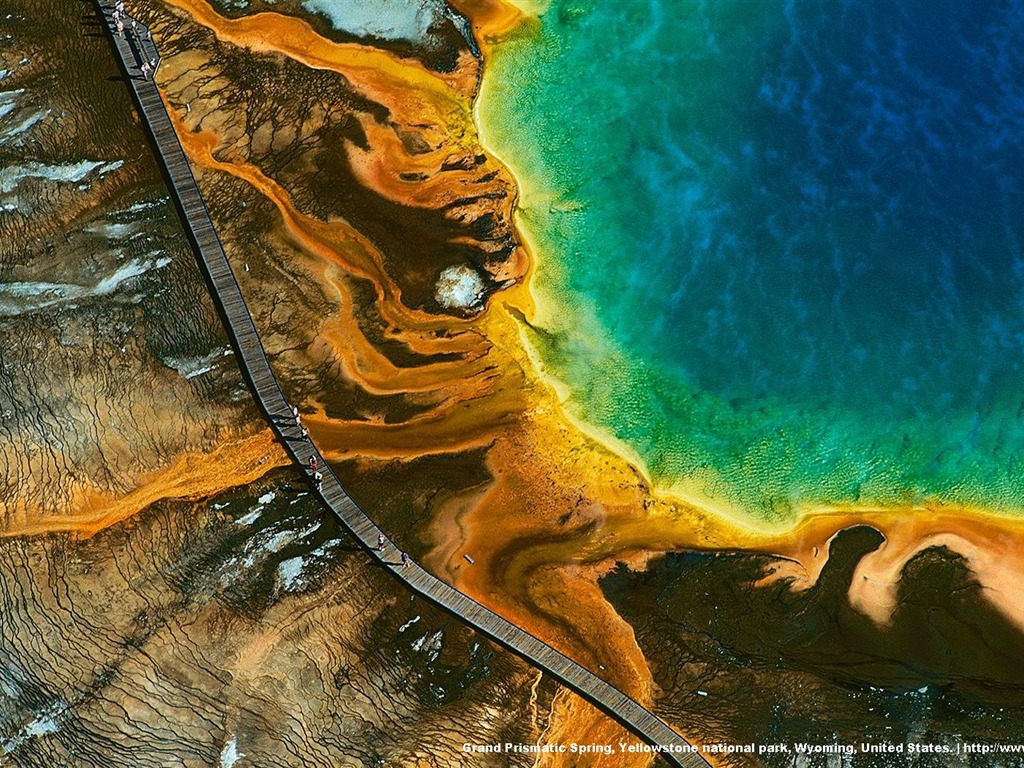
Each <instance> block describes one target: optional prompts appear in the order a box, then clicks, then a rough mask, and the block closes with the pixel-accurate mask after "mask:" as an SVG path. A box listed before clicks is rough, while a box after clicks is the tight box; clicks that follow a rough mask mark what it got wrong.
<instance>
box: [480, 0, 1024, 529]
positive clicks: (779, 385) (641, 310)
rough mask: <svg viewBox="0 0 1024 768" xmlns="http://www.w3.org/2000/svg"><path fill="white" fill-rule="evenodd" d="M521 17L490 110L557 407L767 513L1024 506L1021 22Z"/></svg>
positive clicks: (954, 9)
mask: <svg viewBox="0 0 1024 768" xmlns="http://www.w3.org/2000/svg"><path fill="white" fill-rule="evenodd" d="M540 19H541V21H540V25H539V28H536V29H532V30H530V31H524V32H522V33H520V34H518V35H516V36H514V37H513V38H512V39H510V40H507V41H505V42H503V43H502V44H501V45H500V46H499V48H498V50H497V51H496V53H495V55H494V57H493V60H492V61H491V63H490V69H489V71H488V74H487V79H486V81H485V89H484V95H483V100H482V103H481V115H482V120H483V125H484V133H485V135H486V137H487V139H488V141H489V142H490V143H491V144H492V145H493V147H494V148H495V149H496V151H497V152H498V154H499V155H500V156H501V157H502V158H503V159H504V160H505V161H506V162H507V163H508V164H509V165H510V166H511V167H512V168H513V169H514V170H515V171H516V173H517V175H519V176H520V178H521V180H522V182H523V185H524V197H523V201H522V212H521V216H522V224H523V226H524V227H525V229H526V230H527V231H528V232H529V234H530V235H531V239H532V240H534V241H535V244H536V247H537V250H538V255H539V264H540V267H539V271H538V274H537V277H536V281H535V286H534V287H535V290H536V291H537V293H538V294H539V295H540V296H541V297H542V299H543V303H544V306H545V307H548V311H546V312H542V313H541V314H540V316H539V318H538V321H539V323H540V324H541V325H542V326H543V331H544V333H539V334H537V335H536V336H535V339H534V343H535V344H536V345H537V347H538V351H539V353H540V355H541V358H542V360H543V363H544V365H545V367H546V368H547V369H548V370H549V372H550V373H551V374H552V375H554V376H555V377H556V378H558V379H560V380H561V381H563V382H564V383H565V384H566V385H567V387H568V389H569V391H570V392H571V400H570V407H571V408H572V409H573V410H574V411H575V412H576V413H577V414H578V415H579V416H581V417H582V418H584V419H585V420H587V421H589V422H591V423H593V424H595V425H597V426H599V427H601V428H603V429H605V430H607V431H608V432H610V433H612V434H614V435H615V436H617V437H619V438H621V439H622V440H624V441H625V442H627V443H628V444H629V445H630V446H632V447H633V448H634V449H635V450H636V451H637V452H638V453H639V454H640V455H641V456H642V457H643V459H644V461H645V463H646V464H647V466H648V468H649V470H650V472H651V474H652V475H653V476H654V477H655V478H656V479H657V480H659V481H662V482H664V483H666V484H671V483H676V482H680V481H681V482H683V483H689V484H691V485H693V486H694V487H696V488H699V489H701V490H703V491H704V492H707V493H711V494H713V495H714V496H716V497H719V498H722V499H724V500H728V501H730V502H732V503H734V504H736V505H741V506H742V507H743V508H745V509H746V510H748V511H749V512H750V513H751V514H754V515H756V516H758V517H762V518H773V519H774V518H784V517H786V516H787V515H789V514H791V513H792V511H793V509H794V508H796V507H798V506H801V505H813V504H821V503H825V504H827V503H837V502H860V503H893V502H899V503H907V502H911V503H920V502H922V501H945V502H952V503H961V502H962V503H971V504H982V505H985V506H989V507H995V508H999V509H1008V510H1019V509H1021V508H1024V418H1022V417H1024V387H1022V383H1024V382H1022V379H1021V371H1022V363H1024V291H1022V289H1024V254H1022V248H1021V246H1022V238H1021V235H1022V232H1024V3H1022V2H1019V1H1016V0H1006V1H1004V2H997V1H993V2H988V3H972V4H968V3H962V2H943V1H941V0H932V1H930V2H909V3H900V4H894V3H888V2H881V1H880V0H864V1H862V2H857V3H853V2H847V3H841V2H827V1H822V2H807V3H784V2H753V1H751V0H746V1H743V2H737V1H736V0H714V2H668V1H663V2H659V1H658V0H647V1H645V2H640V1H639V0H617V2H615V3H597V2H583V1H582V0H552V2H551V3H550V5H549V6H548V7H547V9H546V10H544V11H543V12H542V14H541V16H540Z"/></svg>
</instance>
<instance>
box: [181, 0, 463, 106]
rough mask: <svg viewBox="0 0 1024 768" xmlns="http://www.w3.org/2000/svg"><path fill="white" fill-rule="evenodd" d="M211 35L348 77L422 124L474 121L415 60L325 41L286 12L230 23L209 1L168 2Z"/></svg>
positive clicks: (448, 86)
mask: <svg viewBox="0 0 1024 768" xmlns="http://www.w3.org/2000/svg"><path fill="white" fill-rule="evenodd" d="M164 2H165V3H167V4H168V5H171V6H174V7H176V8H179V9H180V10H182V11H184V12H185V13H187V14H188V15H189V16H190V17H191V18H192V20H193V21H195V22H197V23H198V24H201V25H202V26H204V27H207V28H208V29H209V30H211V31H212V32H213V33H214V34H215V35H216V36H217V39H218V40H221V41H222V42H226V43H231V44H233V45H237V46H239V47H243V48H248V49H250V50H252V51H257V52H260V53H280V54H282V55H284V56H287V57H288V58H291V59H294V60H295V61H298V62H300V63H301V64H304V65H305V66H307V67H311V68H313V69H324V70H330V71H332V72H337V73H338V74H340V75H342V76H344V77H345V78H346V79H348V80H349V81H350V82H351V83H352V84H353V85H355V86H356V87H357V88H359V89H360V90H362V91H363V92H364V93H365V94H367V95H368V96H371V97H373V98H374V99H375V100H378V101H380V102H381V103H383V104H388V103H391V102H394V101H396V98H397V100H398V101H400V102H401V104H402V105H403V110H406V111H408V112H412V113H415V114H418V115H419V116H420V119H421V120H422V119H424V118H428V119H429V118H433V119H435V120H437V121H438V122H441V123H442V124H447V123H449V122H451V121H452V120H453V119H457V120H462V121H464V122H468V120H469V108H468V104H467V102H466V99H465V97H464V96H463V95H462V94H460V93H459V92H458V91H457V90H455V89H454V88H453V87H452V85H451V84H449V83H448V82H446V81H445V79H444V78H442V77H441V76H440V75H437V74H435V73H433V72H430V71H429V70H427V69H426V68H425V67H424V66H423V65H422V64H420V63H419V62H417V61H414V60H411V59H400V58H398V57H396V56H394V55H392V54H390V53H388V52H386V51H383V50H381V49H378V48H372V47H370V46H367V45H360V44H358V43H336V42H333V41H331V40H328V39H326V38H324V37H321V36H320V35H319V34H317V33H316V31H315V30H314V29H313V28H312V27H311V26H310V25H309V24H308V23H307V22H305V21H303V20H302V19H299V18H296V17H294V16H287V15H284V14H280V13H271V12H264V13H256V14H252V15H251V16H242V17H240V18H237V19H228V18H225V17H224V16H221V15H220V14H219V13H217V12H216V11H215V10H214V9H213V8H212V7H211V5H210V4H209V3H207V2H205V0H164Z"/></svg>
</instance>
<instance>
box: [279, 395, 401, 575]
mask: <svg viewBox="0 0 1024 768" xmlns="http://www.w3.org/2000/svg"><path fill="white" fill-rule="evenodd" d="M292 418H293V419H295V426H297V427H298V428H299V429H300V430H301V431H302V438H303V439H304V440H308V439H309V432H308V431H307V430H306V428H305V427H304V426H302V416H301V414H300V413H299V407H298V406H297V405H293V406H292ZM309 472H310V474H311V475H312V477H313V483H314V484H315V486H316V491H317V493H322V492H323V488H324V476H323V473H322V472H321V471H320V460H319V459H318V458H317V457H316V456H315V455H312V456H310V457H309ZM386 548H387V539H385V538H384V534H383V533H378V534H377V551H378V552H384V550H385V549H386ZM410 565H412V558H410V557H409V553H408V552H403V553H402V567H403V568H408V567H409V566H410Z"/></svg>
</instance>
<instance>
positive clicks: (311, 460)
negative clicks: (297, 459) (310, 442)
mask: <svg viewBox="0 0 1024 768" xmlns="http://www.w3.org/2000/svg"><path fill="white" fill-rule="evenodd" d="M316 467H317V460H316V456H310V457H309V468H310V469H311V470H313V471H314V472H316Z"/></svg>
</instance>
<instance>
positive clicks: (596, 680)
mask: <svg viewBox="0 0 1024 768" xmlns="http://www.w3.org/2000/svg"><path fill="white" fill-rule="evenodd" d="M96 3H97V6H98V7H99V8H100V13H101V15H102V17H103V19H104V21H105V27H106V30H107V33H108V35H109V37H110V40H111V42H112V44H113V47H114V50H115V52H116V53H117V58H118V61H119V62H120V66H121V68H122V69H123V71H124V74H125V79H126V81H127V83H128V86H129V89H130V90H131V92H132V95H133V96H134V99H135V102H136V104H137V106H138V108H139V111H140V114H141V117H142V118H143V124H144V125H145V126H146V128H147V129H148V132H149V136H150V139H151V140H152V142H153V144H154V147H155V154H156V157H157V160H158V162H159V163H160V165H161V166H162V168H163V171H164V173H165V175H166V178H167V180H168V182H169V190H170V193H171V197H172V198H173V199H174V201H175V204H176V206H177V208H178V210H179V213H180V214H181V216H182V220H183V223H184V225H185V231H186V233H187V234H188V237H189V240H190V241H191V243H192V245H193V248H194V250H195V252H196V256H197V258H198V262H199V265H200V268H201V269H202V272H203V275H204V277H205V278H206V280H207V283H208V284H209V287H210V291H211V294H212V297H213V300H214V303H215V305H216V307H217V311H218V313H219V314H220V316H221V319H222V320H223V322H224V326H225V329H226V331H227V333H228V336H229V338H230V340H231V344H232V347H233V348H234V350H235V353H236V357H237V360H238V364H239V367H240V368H241V371H242V375H243V377H244V378H245V380H246V382H247V383H248V385H249V388H250V389H251V390H252V393H253V396H254V397H255V399H256V402H257V403H258V404H259V406H260V408H261V409H262V410H263V412H264V414H265V415H266V417H267V419H268V421H269V423H270V425H271V427H272V428H273V429H274V431H275V432H276V433H277V435H278V436H279V437H280V438H281V441H282V443H283V445H284V447H285V450H286V451H287V452H288V454H289V455H290V456H291V458H292V459H293V460H294V461H295V462H296V463H297V464H298V465H299V466H300V467H301V468H303V469H307V468H308V467H309V464H310V459H311V458H315V459H316V461H317V465H318V467H319V471H320V472H321V474H322V476H323V477H322V481H321V482H320V483H318V484H317V494H318V495H319V497H320V499H321V501H322V502H323V503H324V505H325V506H326V507H327V508H328V509H329V510H330V512H331V513H332V514H333V515H334V516H335V517H336V518H337V519H338V521H339V522H340V523H341V524H342V526H344V527H345V528H346V529H347V530H348V531H349V532H350V533H351V534H352V535H353V536H354V537H355V538H356V539H358V541H359V542H360V543H361V544H362V546H363V547H364V548H365V549H366V550H367V552H368V553H369V554H370V555H371V556H372V557H374V558H376V559H377V560H378V561H380V562H381V563H382V564H383V565H385V566H388V570H389V571H390V572H391V573H392V575H394V576H395V577H396V578H398V579H399V580H400V581H401V582H402V583H403V584H404V585H405V586H406V587H407V588H408V589H410V590H411V591H412V592H414V593H415V594H417V595H419V596H420V597H422V598H424V599H426V600H428V601H429V602H431V603H433V604H434V605H436V606H438V607H439V608H441V609H443V610H444V611H446V612H448V613H450V614H451V615H452V616H454V617H455V618H457V619H459V620H461V621H462V622H464V623H465V624H468V625H469V626H470V627H472V628H473V629H475V630H476V631H477V632H479V633H480V634H482V635H485V636H486V637H488V638H490V639H491V640H493V641H494V642H496V643H498V644H499V645H502V646H503V647H505V648H507V649H508V650H510V651H512V652H513V653H515V654H517V655H518V656H520V657H522V658H523V659H525V660H526V661H528V662H530V663H531V664H533V665H534V666H535V667H537V668H538V669H540V670H542V671H544V672H546V673H547V674H549V675H551V676H552V677H554V678H555V679H556V680H558V681H559V682H561V683H562V684H563V685H565V686H566V687H568V688H570V689H572V690H573V691H575V692H576V693H578V694H579V695H580V696H582V697H583V698H584V699H586V700H587V701H589V702H591V703H592V704H594V705H595V706H596V707H598V708H599V709H600V710H602V711H603V712H605V713H606V714H607V715H609V716H610V717H612V718H613V719H615V720H616V721H618V722H619V723H620V724H622V725H623V726H624V727H625V728H627V729H628V730H629V731H631V732H632V733H634V734H635V735H636V736H637V737H639V738H640V739H641V740H643V741H644V742H646V743H647V744H649V745H651V746H652V747H654V748H655V749H657V750H658V752H660V754H661V755H662V757H663V758H664V759H665V760H666V761H667V762H668V763H669V764H670V765H672V766H676V768H704V767H705V766H708V765H709V763H708V762H707V761H706V760H704V758H702V757H701V756H700V754H699V753H698V752H697V751H696V749H695V748H694V747H693V746H691V745H690V744H689V743H688V742H687V741H686V740H685V739H683V738H682V737H681V736H680V735H679V734H678V733H676V731H675V730H673V729H672V728H671V727H669V726H668V725H667V724H666V723H665V722H664V721H662V720H661V719H659V718H658V717H656V716H655V715H653V714H652V713H651V712H649V711H648V710H647V709H645V708H644V707H642V706H641V705H640V704H638V703H637V702H636V701H634V700H633V699H631V698H630V697H629V696H627V695H626V694H624V693H623V692H622V691H620V690H619V689H617V688H615V687H614V686H612V685H611V684H609V683H607V682H605V681H604V680H602V679H601V678H600V677H598V676H597V675H596V674H594V673H592V672H590V671H589V670H587V669H586V668H584V667H583V666H581V665H580V664H578V663H576V662H575V661H573V660H572V659H570V658H568V657H567V656H565V655H564V654H563V653H561V652H560V651H557V650H555V649H554V648H552V647H551V646H549V645H548V644H546V643H544V642H542V641H541V640H539V639H538V638H536V637H534V636H533V635H531V634H530V633H528V632H526V631H525V630H523V629H521V628H519V627H517V626H516V625H514V624H512V623H511V622H509V621H508V620H506V619H504V618H502V617H501V616H499V615H498V614H496V613H495V612H494V611H492V610H490V609H489V608H486V607H484V606H483V605H481V604H480V603H478V602H476V601H475V600H473V599H471V598H469V597H467V596H466V595H464V594H463V593H461V592H459V591H458V590H456V589H455V588H453V587H452V586H450V585H449V584H446V583H445V582H443V581H441V580H440V579H438V578H436V577H435V576H433V575H431V574H430V573H428V572H427V571H425V570H423V568H421V567H420V566H419V565H417V564H416V563H413V562H410V563H408V564H405V565H403V564H402V563H401V562H400V561H399V562H391V561H388V560H386V559H385V557H386V555H385V554H384V552H391V553H394V552H397V551H398V549H397V548H396V547H395V546H394V544H393V543H392V542H390V541H389V540H387V538H386V537H385V541H386V543H387V546H386V547H385V548H384V551H383V552H382V551H378V549H377V543H378V537H379V536H383V535H384V534H383V532H382V531H381V530H380V529H379V528H378V527H377V526H376V525H375V524H374V522H373V521H372V520H371V519H370V518H369V517H368V516H367V515H366V513H364V512H363V511H362V510H361V509H360V508H359V507H358V506H357V505H356V503H355V502H354V501H353V500H352V499H351V498H350V497H349V495H348V494H347V493H346V492H345V489H344V488H343V487H342V485H341V483H340V482H339V481H338V478H337V476H336V475H335V474H334V472H333V470H332V469H331V468H330V466H329V465H328V464H327V462H326V461H324V458H323V456H321V455H320V452H319V451H318V450H317V448H316V446H315V445H314V444H313V442H312V441H311V440H310V439H309V438H308V437H305V436H304V435H303V433H302V429H301V426H300V424H299V420H298V419H297V418H296V416H295V414H294V412H293V410H292V406H291V404H290V403H289V402H288V400H287V399H286V398H285V396H284V392H283V391H282V389H281V385H280V384H279V383H278V380H277V377H276V376H275V375H274V372H273V370H272V369H271V367H270V361H269V360H268V359H267V355H266V352H265V351H264V349H263V344H262V342H261V341H260V336H259V333H258V332H257V330H256V325H255V323H254V322H253V320H252V316H251V315H250V314H249V308H248V306H247V305H246V303H245V299H244V297H243V296H242V291H241V289H240V288H239V285H238V282H237V281H236V280H235V276H234V273H233V272H232V271H231V266H230V264H229V263H228V258H227V255H226V254H225V253H224V248H223V246H222V245H221V242H220V238H219V237H218V236H217V233H216V231H215V230H214V227H213V222H212V221H211V219H210V214H209V211H208V210H207V208H206V204H205V202H204V201H203V198H202V195H201V194H200V192H199V187H198V186H197V185H196V181H195V178H194V177H193V176H192V171H191V169H190V167H189V164H188V160H187V159H186V157H185V153H184V151H183V150H182V147H181V144H180V142H179V141H178V137H177V134H175V132H174V127H173V125H172V123H171V119H170V116H169V115H168V114H167V109H166V107H165V106H164V103H163V101H162V99H161V98H160V93H159V91H158V90H157V87H156V85H155V83H154V82H153V80H152V79H151V77H152V73H151V72H143V69H142V65H143V63H145V64H146V65H147V67H146V69H147V70H149V69H150V65H151V64H153V63H155V64H156V65H159V53H158V52H157V50H156V47H155V46H154V45H153V42H152V40H151V39H150V37H149V30H148V29H147V28H146V27H145V26H144V25H142V24H139V23H138V22H135V21H133V20H132V19H131V18H130V17H127V16H124V15H123V14H122V15H121V16H120V19H121V27H122V29H121V30H120V31H119V30H118V27H117V25H116V23H115V22H114V20H113V18H112V13H113V10H114V9H113V6H106V5H102V4H101V3H100V2H99V0H96Z"/></svg>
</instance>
